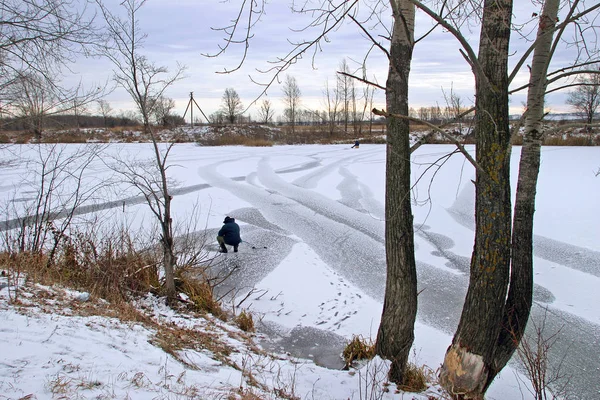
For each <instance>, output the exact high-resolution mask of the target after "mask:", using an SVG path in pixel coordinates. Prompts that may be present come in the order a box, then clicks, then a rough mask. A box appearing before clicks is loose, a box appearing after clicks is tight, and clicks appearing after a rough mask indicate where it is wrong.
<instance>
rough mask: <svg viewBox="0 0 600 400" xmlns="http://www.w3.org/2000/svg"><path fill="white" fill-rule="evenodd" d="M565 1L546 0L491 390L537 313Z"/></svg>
mask: <svg viewBox="0 0 600 400" xmlns="http://www.w3.org/2000/svg"><path fill="white" fill-rule="evenodd" d="M558 6H559V0H546V2H545V3H544V9H543V11H542V14H541V16H540V22H539V26H538V32H537V40H538V45H537V46H536V48H535V50H534V53H533V59H532V64H531V75H530V79H529V91H528V93H527V114H526V116H525V125H524V128H525V132H524V137H523V146H522V148H521V160H520V165H519V178H518V184H517V193H516V199H515V210H514V217H513V218H514V220H513V236H512V265H511V266H512V268H511V275H510V286H509V291H508V298H507V300H506V307H505V310H504V316H503V318H502V330H501V331H500V335H499V337H498V343H497V348H496V353H495V355H494V362H493V363H492V366H491V371H490V374H489V375H488V382H487V384H486V388H487V387H489V385H490V384H491V383H492V381H493V379H494V377H495V376H496V374H497V373H498V372H500V371H501V370H502V368H504V366H505V365H506V364H507V363H508V361H509V360H510V358H511V357H512V355H513V353H514V352H515V350H516V349H517V346H518V345H519V343H520V341H521V338H522V337H523V333H524V332H525V327H526V326H527V321H528V319H529V313H530V311H531V305H532V297H533V215H534V212H535V196H536V187H537V180H538V174H539V170H540V148H541V144H542V135H543V127H542V119H543V117H544V95H545V93H546V86H547V84H546V76H547V75H548V65H549V63H550V59H551V57H552V55H551V48H552V41H553V34H552V33H553V31H554V27H555V25H556V19H557V16H558Z"/></svg>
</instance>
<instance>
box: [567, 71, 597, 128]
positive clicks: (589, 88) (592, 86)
mask: <svg viewBox="0 0 600 400" xmlns="http://www.w3.org/2000/svg"><path fill="white" fill-rule="evenodd" d="M567 104H569V105H571V106H573V108H575V110H576V111H577V113H578V114H579V115H581V116H582V118H584V119H585V123H586V124H587V125H588V127H587V129H588V131H591V126H590V125H592V123H593V122H594V114H595V113H596V111H598V107H600V69H599V70H598V72H597V73H590V74H585V75H581V76H579V77H578V78H577V88H576V89H575V90H574V91H572V92H570V93H569V97H568V98H567Z"/></svg>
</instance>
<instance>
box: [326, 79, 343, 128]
mask: <svg viewBox="0 0 600 400" xmlns="http://www.w3.org/2000/svg"><path fill="white" fill-rule="evenodd" d="M336 82H337V79H336ZM323 94H324V95H325V110H326V113H327V125H328V130H329V136H333V134H334V133H335V127H336V125H337V120H338V112H339V108H340V97H339V93H338V91H337V90H336V89H335V88H334V89H330V88H329V81H327V82H325V90H324V91H323Z"/></svg>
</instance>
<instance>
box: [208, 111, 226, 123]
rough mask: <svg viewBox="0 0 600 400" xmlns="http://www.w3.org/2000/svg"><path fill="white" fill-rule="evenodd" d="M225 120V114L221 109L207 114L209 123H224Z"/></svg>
mask: <svg viewBox="0 0 600 400" xmlns="http://www.w3.org/2000/svg"><path fill="white" fill-rule="evenodd" d="M225 120H226V118H225V114H224V113H223V112H221V111H215V112H214V113H212V114H210V115H209V116H208V122H210V123H211V124H224V123H225Z"/></svg>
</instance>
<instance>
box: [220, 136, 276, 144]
mask: <svg viewBox="0 0 600 400" xmlns="http://www.w3.org/2000/svg"><path fill="white" fill-rule="evenodd" d="M209 143H210V145H211V146H247V147H271V146H273V142H271V141H269V140H266V139H256V138H252V137H246V136H219V137H217V138H215V139H212V140H210V141H209Z"/></svg>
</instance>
